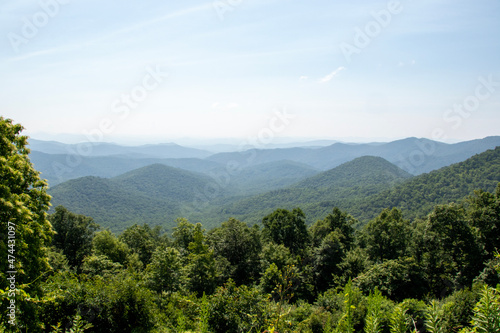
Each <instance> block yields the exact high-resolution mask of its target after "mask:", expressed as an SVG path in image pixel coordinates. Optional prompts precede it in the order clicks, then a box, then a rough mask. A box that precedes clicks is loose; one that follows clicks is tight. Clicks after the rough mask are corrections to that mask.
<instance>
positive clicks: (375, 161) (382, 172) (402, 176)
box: [212, 156, 412, 223]
mask: <svg viewBox="0 0 500 333" xmlns="http://www.w3.org/2000/svg"><path fill="white" fill-rule="evenodd" d="M411 177H412V176H411V175H410V174H409V173H407V172H405V171H403V170H401V169H400V168H398V167H397V166H395V165H394V164H391V163H389V162H388V161H386V160H384V159H383V158H380V157H374V156H364V157H359V158H356V159H354V160H352V161H350V162H347V163H344V164H342V165H340V166H338V167H336V168H334V169H331V170H328V171H325V172H321V173H319V174H317V175H315V176H312V177H309V178H307V179H305V180H303V181H301V182H298V183H296V184H294V185H292V186H289V187H287V188H283V189H279V190H274V191H270V192H268V193H264V194H261V195H257V196H253V197H250V198H246V199H242V200H240V201H237V202H235V203H232V204H229V205H225V206H223V207H222V208H221V209H215V208H214V210H213V212H212V214H213V215H217V214H221V215H223V216H224V217H230V216H232V217H237V218H240V219H242V220H245V221H247V222H249V223H257V222H259V220H260V219H261V218H262V217H264V216H265V215H267V214H269V213H271V212H272V211H273V210H275V209H277V208H287V209H292V208H295V207H301V208H305V207H306V206H307V205H310V204H315V203H321V202H337V203H340V202H343V201H345V200H348V199H350V198H352V197H357V198H362V197H367V196H369V195H372V194H375V193H378V192H381V191H383V190H385V189H387V188H388V187H391V186H393V185H394V184H397V183H400V182H403V181H404V180H406V179H408V178H411ZM332 208H333V206H330V205H327V206H325V209H322V210H321V211H316V212H312V211H308V210H307V209H305V212H306V216H307V219H308V221H309V222H313V221H315V219H317V218H320V215H322V214H323V213H324V212H326V213H328V212H329V211H330V210H331V209H332Z"/></svg>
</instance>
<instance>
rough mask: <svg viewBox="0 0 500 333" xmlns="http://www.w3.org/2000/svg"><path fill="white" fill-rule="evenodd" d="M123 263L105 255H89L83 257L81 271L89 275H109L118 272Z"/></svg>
mask: <svg viewBox="0 0 500 333" xmlns="http://www.w3.org/2000/svg"><path fill="white" fill-rule="evenodd" d="M122 269H123V265H122V264H120V263H118V262H114V261H112V260H110V259H109V258H108V257H107V256H105V255H97V256H96V255H90V256H87V257H85V258H84V259H83V263H82V266H81V271H82V273H83V274H87V275H90V276H95V275H100V276H103V277H105V276H109V275H115V274H117V273H119V272H120V271H121V270H122Z"/></svg>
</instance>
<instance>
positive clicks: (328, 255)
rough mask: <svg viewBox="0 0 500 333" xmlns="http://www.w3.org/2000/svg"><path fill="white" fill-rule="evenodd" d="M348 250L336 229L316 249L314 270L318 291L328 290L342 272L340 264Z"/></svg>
mask: <svg viewBox="0 0 500 333" xmlns="http://www.w3.org/2000/svg"><path fill="white" fill-rule="evenodd" d="M346 252H347V251H346V248H345V245H344V243H343V242H342V238H341V236H340V235H339V234H338V233H337V232H336V231H333V232H331V233H329V234H328V235H327V236H326V237H325V238H323V240H322V241H321V244H320V246H318V247H317V248H315V249H314V252H313V256H314V259H313V260H314V263H313V271H314V280H315V284H316V290H317V291H319V292H323V291H325V290H327V289H328V288H329V287H330V286H332V284H333V283H334V281H335V279H334V276H339V275H341V274H342V271H341V269H340V268H339V264H340V263H341V262H342V259H343V258H344V257H345V254H346Z"/></svg>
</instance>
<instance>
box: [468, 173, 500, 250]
mask: <svg viewBox="0 0 500 333" xmlns="http://www.w3.org/2000/svg"><path fill="white" fill-rule="evenodd" d="M469 203H470V206H469V207H468V214H469V216H470V218H471V225H472V226H473V227H474V228H475V229H476V231H477V233H478V238H479V242H480V243H481V245H482V246H483V247H484V251H485V252H486V253H485V254H486V255H487V256H488V257H491V256H492V255H493V253H494V252H495V251H497V250H498V249H500V183H498V186H497V189H496V193H495V194H492V193H489V192H484V191H474V195H473V196H471V197H469Z"/></svg>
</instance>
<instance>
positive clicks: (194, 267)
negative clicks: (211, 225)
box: [186, 223, 218, 295]
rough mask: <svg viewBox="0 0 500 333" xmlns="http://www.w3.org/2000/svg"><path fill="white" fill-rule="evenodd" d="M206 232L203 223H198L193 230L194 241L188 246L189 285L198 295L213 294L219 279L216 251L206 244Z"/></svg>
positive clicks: (187, 270) (187, 271) (187, 269)
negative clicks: (202, 227) (202, 226)
mask: <svg viewBox="0 0 500 333" xmlns="http://www.w3.org/2000/svg"><path fill="white" fill-rule="evenodd" d="M204 232H205V230H202V229H201V224H199V223H197V224H196V226H195V228H194V231H193V241H192V242H191V243H189V246H188V250H189V255H188V258H187V266H186V274H187V287H188V289H189V290H190V291H192V292H195V293H197V294H198V295H202V294H203V293H206V294H208V295H210V294H212V293H213V292H214V290H215V288H216V283H217V280H218V272H217V270H216V262H215V258H214V252H213V250H211V249H209V247H208V245H206V244H205V236H204Z"/></svg>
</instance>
